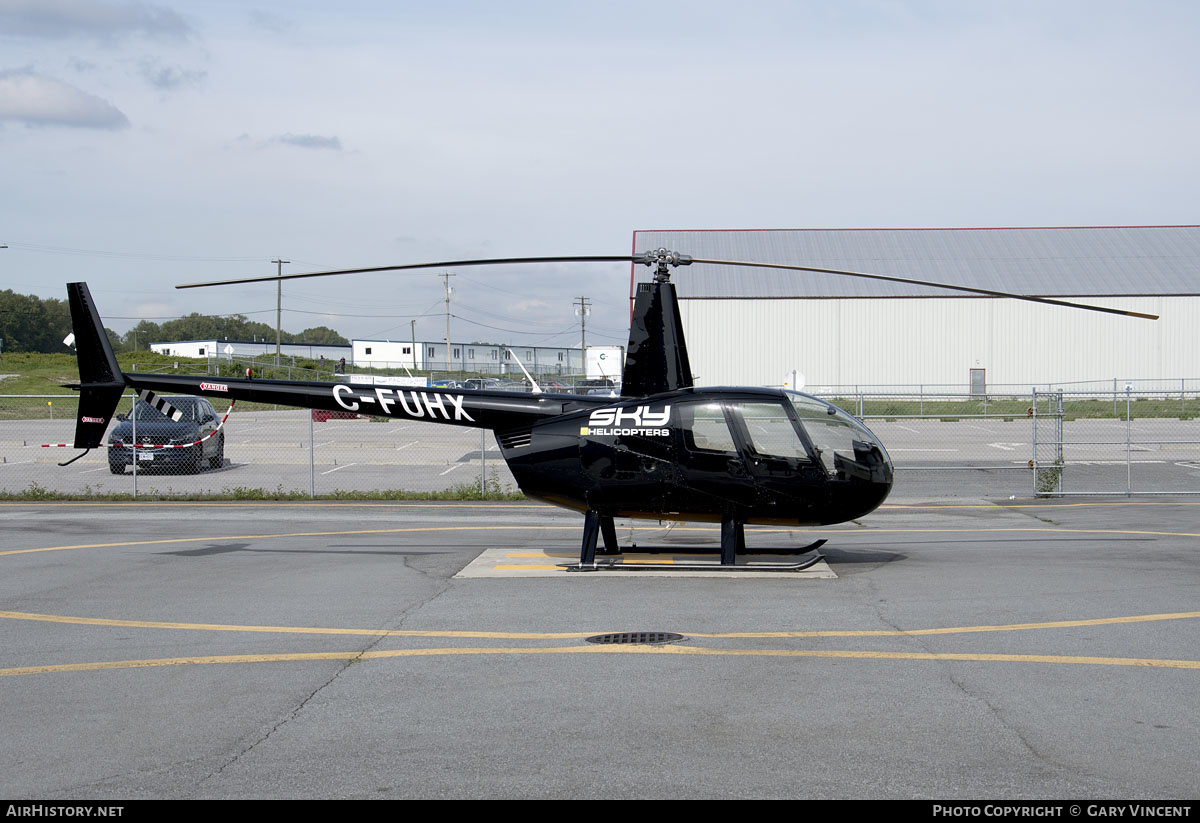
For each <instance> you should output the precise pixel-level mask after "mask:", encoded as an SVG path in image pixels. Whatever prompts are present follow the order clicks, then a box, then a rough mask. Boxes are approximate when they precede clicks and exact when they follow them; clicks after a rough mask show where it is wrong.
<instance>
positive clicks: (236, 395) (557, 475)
mask: <svg viewBox="0 0 1200 823" xmlns="http://www.w3.org/2000/svg"><path fill="white" fill-rule="evenodd" d="M622 261H625V262H632V263H634V264H643V265H646V266H651V267H654V270H655V271H654V276H653V279H652V280H651V281H650V282H644V283H639V284H638V287H637V292H636V295H635V298H634V306H633V314H632V317H631V321H630V330H629V346H628V350H627V354H626V362H625V367H624V372H623V374H622V380H621V396H620V397H619V398H613V397H596V396H581V395H575V394H554V393H543V392H539V391H536V390H535V392H534V393H532V394H529V393H523V392H520V393H518V392H505V391H484V390H471V389H453V390H450V389H444V388H438V387H429V388H404V389H399V388H395V389H393V388H388V387H384V386H374V385H372V386H365V385H351V384H349V383H348V382H341V383H326V382H313V381H298V380H257V379H250V378H239V379H233V378H216V379H214V378H200V377H184V376H177V375H161V374H140V373H137V372H122V371H121V370H120V368H119V367H118V365H117V361H116V357H115V356H114V354H113V351H112V348H111V347H110V345H109V342H108V337H107V335H106V334H105V333H104V327H103V325H102V323H101V321H100V316H99V313H98V312H97V309H96V306H95V304H94V303H93V301H92V297H91V293H90V292H89V291H88V288H87V284H86V283H70V284H68V285H67V291H68V296H69V300H70V306H71V320H72V325H73V330H74V336H75V345H76V352H77V359H78V365H79V383H78V384H76V385H73V386H71V388H75V389H77V390H78V391H79V392H80V401H79V412H78V419H77V421H76V427H75V442H74V445H75V447H76V448H80V449H87V450H90V449H93V448H97V447H100V446H101V445H102V444H103V442H104V434H105V431H106V430H107V428H108V425H109V423H110V421H111V419H112V416H113V413H114V412H115V411H116V408H117V404H118V403H119V401H120V398H121V396H122V394H123V393H124V392H125V390H126V389H129V388H131V389H134V390H136V391H138V392H139V393H141V395H142V397H143V398H149V397H151V396H152V393H153V392H169V393H175V394H191V395H199V396H207V397H215V398H226V399H230V400H248V401H255V402H263V403H278V404H282V405H289V406H299V407H304V408H310V409H324V410H329V411H351V412H362V413H367V414H371V415H375V416H385V417H394V418H398V419H403V420H419V421H426V422H435V423H443V424H446V425H451V426H466V427H472V428H482V429H491V430H493V431H494V432H495V434H496V440H497V442H498V443H499V446H500V452H501V454H502V456H503V457H504V460H505V461H506V462H507V463H508V467H509V469H510V470H511V471H512V474H513V477H514V478H515V480H516V482H517V485H518V486H519V487H520V489H521V491H522V492H524V493H525V495H527V496H528V497H531V498H534V499H537V500H542V501H545V502H547V503H552V504H554V505H557V506H563V507H566V508H569V509H573V510H576V511H579V512H581V513H582V514H583V515H584V525H583V540H582V543H581V547H580V552H579V564H578V565H577V566H573V568H576V569H589V568H597V560H596V556H597V552H598V551H599V553H600V554H601V555H619V554H620V553H621V551H622V549H621V547H620V546H619V545H618V542H617V537H616V529H615V526H614V523H613V519H614V518H616V517H622V518H646V519H654V520H673V521H703V522H719V523H720V524H721V544H720V555H721V567H722V568H726V569H729V568H733V567H735V566H736V559H737V555H738V554H745V553H746V543H745V531H744V527H745V525H746V524H748V523H749V524H767V525H787V526H825V525H830V524H834V523H841V522H845V521H847V520H852V519H855V518H858V517H862V516H863V515H866V514H868V513H869V512H871V511H873V510H874V509H875V508H876V507H877V506H879V505H880V504H881V503H882V502H883V501H884V499H885V498H886V497H887V496H888V493H889V492H890V491H891V488H892V480H893V475H894V470H893V467H892V462H891V460H890V458H889V457H888V454H887V451H886V449H885V448H884V446H883V444H882V443H881V442H880V441H879V438H877V437H876V436H875V435H874V434H872V433H871V431H870V430H869V429H868V428H867V427H866V426H865V425H864V424H863V423H862V421H860V420H857V419H855V418H854V417H852V416H850V415H849V414H847V413H845V412H844V411H842V410H841V409H839V408H837V407H836V406H833V405H831V404H829V403H826V402H825V401H823V400H820V399H818V398H816V397H812V396H810V395H806V394H802V393H800V392H795V391H784V390H780V389H770V388H757V387H744V388H710V387H704V388H698V387H696V386H694V385H693V381H692V371H691V365H690V363H689V362H688V354H687V346H686V344H685V341H684V336H683V329H682V323H681V319H680V312H679V304H678V301H677V298H676V294H675V287H674V285H673V284H672V283H671V282H670V275H671V269H672V268H673V267H676V266H687V265H692V264H717V265H726V266H744V267H753V268H768V269H781V270H785V271H786V270H791V271H810V272H821V273H827V274H832V275H840V276H849V277H865V278H870V279H878V280H889V281H893V282H900V283H912V284H919V285H924V286H934V287H939V288H946V289H951V290H956V291H965V292H971V293H975V294H984V295H988V296H992V297H1009V298H1015V299H1019V300H1029V301H1033V302H1038V303H1049V304H1052V305H1058V306H1067V307H1071V308H1080V309H1088V310H1092V311H1101V312H1106V313H1110V314H1119V315H1125V316H1131V317H1142V318H1146V319H1157V318H1156V317H1155V316H1154V315H1146V314H1140V313H1138V312H1132V311H1124V310H1121V309H1111V308H1105V307H1101V306H1088V305H1083V304H1079V303H1071V302H1068V301H1064V300H1056V299H1051V298H1045V297H1033V296H1028V295H1018V294H1009V293H1006V292H997V291H988V290H984V289H976V288H970V287H965V286H953V285H947V284H942V283H931V282H928V281H922V280H913V279H910V278H900V277H891V276H887V275H877V274H865V273H862V272H848V271H840V270H836V269H822V268H814V267H807V266H792V265H783V264H776V263H752V262H740V261H728V260H700V259H693V258H691V257H688V256H686V255H683V254H678V253H676V252H672V251H667V250H666V249H657V250H655V251H652V252H645V253H641V254H635V255H630V256H619V257H598V256H593V257H553V258H551V257H530V258H505V259H494V260H458V261H449V262H441V263H422V264H413V265H402V266H382V267H377V268H368V269H344V270H339V271H327V272H311V273H304V274H288V275H283V276H282V277H279V276H273V277H254V278H245V279H240V280H228V281H220V282H212V283H196V284H188V285H184V286H178V287H177V288H194V287H198V286H213V285H230V284H234V283H252V282H270V281H277V280H281V279H282V280H293V279H300V278H306V277H323V276H331V275H340V274H355V273H365V272H380V271H395V270H411V269H428V268H453V267H462V266H481V265H499V264H525V265H533V264H538V263H562V262H622ZM84 454H86V451H85V452H84ZM80 456H82V455H80ZM75 459H78V458H75ZM70 462H73V461H70ZM822 543H824V541H818V542H817V543H814V544H812V545H811V546H807V547H804V548H803V549H801V550H799V551H807V550H811V549H815V548H816V547H817V546H819V545H820V544H822ZM710 568H711V566H710Z"/></svg>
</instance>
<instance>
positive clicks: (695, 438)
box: [678, 403, 737, 454]
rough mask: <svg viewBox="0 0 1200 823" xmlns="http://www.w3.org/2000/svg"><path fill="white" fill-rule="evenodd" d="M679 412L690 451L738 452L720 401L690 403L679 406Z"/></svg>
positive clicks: (685, 444)
mask: <svg viewBox="0 0 1200 823" xmlns="http://www.w3.org/2000/svg"><path fill="white" fill-rule="evenodd" d="M678 414H679V423H680V425H681V426H682V428H683V444H684V446H686V447H687V449H688V450H689V451H706V452H729V453H734V454H736V453H737V446H736V445H734V442H733V435H732V434H731V433H730V431H729V426H728V424H726V422H725V414H724V412H722V411H721V404H720V403H688V404H685V405H683V406H680V407H679V410H678Z"/></svg>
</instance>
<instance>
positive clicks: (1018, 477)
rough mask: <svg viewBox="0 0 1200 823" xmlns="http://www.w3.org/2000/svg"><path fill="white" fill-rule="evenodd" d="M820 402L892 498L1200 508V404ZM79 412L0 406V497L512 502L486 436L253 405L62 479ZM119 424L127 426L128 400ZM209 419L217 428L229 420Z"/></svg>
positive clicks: (60, 402)
mask: <svg viewBox="0 0 1200 823" xmlns="http://www.w3.org/2000/svg"><path fill="white" fill-rule="evenodd" d="M825 399H827V400H830V401H831V402H833V403H835V404H836V405H838V406H840V407H841V408H843V409H845V410H846V411H848V412H850V413H851V414H854V415H855V416H858V417H860V418H862V419H863V420H865V421H866V423H867V425H868V426H870V427H871V429H872V430H873V431H874V432H875V433H876V434H877V435H879V437H880V439H881V440H882V441H883V443H884V445H885V447H886V448H887V450H888V453H889V455H890V456H891V458H892V461H893V463H894V464H895V467H896V486H895V490H894V491H893V495H895V496H903V497H908V498H912V497H922V498H932V497H1027V496H1029V495H1031V494H1034V495H1048V494H1130V493H1132V494H1154V493H1161V494H1190V493H1200V420H1197V419H1196V416H1197V415H1198V414H1200V389H1197V390H1188V391H1173V390H1172V391H1149V390H1142V391H1135V390H1133V389H1132V387H1131V388H1130V389H1128V390H1126V389H1125V387H1124V385H1123V386H1122V387H1121V391H1119V392H1116V393H1113V392H1111V391H1103V392H1102V391H1094V390H1091V391H1076V392H1066V391H1057V390H1056V391H1052V392H1042V391H1034V392H1028V391H1027V392H1026V393H1024V394H1016V393H1014V394H1008V395H997V394H988V395H983V396H980V395H971V394H968V393H961V392H960V393H959V394H950V393H942V394H939V395H932V394H919V393H918V394H912V393H887V394H883V393H876V394H867V393H860V394H854V395H848V394H842V395H826V396H825ZM75 410H76V398H75V395H73V394H69V395H38V396H14V395H8V396H0V493H7V494H23V493H29V492H31V491H33V492H35V493H36V492H37V490H39V489H42V490H47V491H52V492H59V493H69V494H83V495H87V494H120V493H125V494H151V493H153V494H161V495H178V496H193V495H195V496H204V495H210V494H223V495H234V496H242V495H245V496H256V495H272V494H279V493H287V494H293V495H302V496H303V495H314V496H329V495H338V494H351V493H353V494H387V493H389V492H392V491H394V490H404V491H409V492H440V491H444V490H447V489H453V488H455V487H460V488H459V491H460V492H461V491H463V490H465V489H471V490H474V489H479V488H483V489H485V490H488V491H501V492H502V491H505V490H513V489H515V483H514V481H513V478H512V475H511V474H510V473H509V471H508V468H507V466H506V465H505V463H504V460H503V459H502V458H501V456H500V452H499V448H498V446H497V444H496V441H495V438H494V436H493V435H492V433H491V432H484V433H482V434H481V432H480V430H478V429H467V428H458V427H454V426H445V425H439V424H435V423H420V422H412V421H405V420H395V419H391V418H365V417H358V418H344V417H341V416H338V415H332V416H331V415H327V414H326V413H322V412H317V413H316V414H315V415H314V414H313V413H312V412H310V411H308V410H305V409H292V408H286V407H282V406H280V407H271V406H262V405H252V404H238V405H237V406H235V407H234V410H233V412H232V413H231V414H230V415H229V418H228V421H227V422H226V423H225V424H224V426H223V427H222V429H221V431H220V433H219V434H218V435H215V437H219V438H220V441H219V445H220V446H221V449H220V453H219V455H218V452H217V451H216V450H214V449H213V445H214V444H213V442H212V440H211V439H210V440H209V441H206V445H204V446H201V447H199V448H194V454H195V456H196V458H197V459H196V460H195V461H192V462H190V463H189V462H188V461H186V460H178V459H170V458H162V457H160V454H162V452H159V450H156V449H148V450H145V452H144V454H145V456H139V458H138V460H137V461H136V462H135V461H133V460H131V459H129V458H128V457H126V458H125V459H124V460H122V461H111V462H110V457H111V456H112V453H113V450H112V449H109V448H104V449H97V450H94V451H92V452H91V453H89V454H88V455H86V456H85V457H83V458H81V459H79V460H78V461H76V462H74V463H72V464H71V465H69V466H64V467H60V466H59V465H57V464H58V463H61V462H65V461H66V460H68V459H70V458H71V457H74V456H75V455H76V454H77V452H76V451H75V450H74V449H71V448H57V447H56V448H45V447H43V445H42V444H58V443H70V442H71V440H72V439H73V437H74V430H75ZM119 411H121V412H122V413H124V414H127V415H128V414H129V413H130V411H131V405H130V399H129V398H127V399H126V400H125V401H124V402H123V404H122V407H121V409H120V410H119ZM215 411H216V413H217V415H218V417H219V416H220V415H222V414H224V412H225V409H224V408H218V409H216V410H215ZM314 418H315V419H314ZM326 418H328V419H326ZM113 431H114V429H111V428H110V434H111V433H112V432H113ZM163 451H165V450H163ZM138 452H139V453H141V452H142V450H141V449H139V450H138ZM156 452H157V453H156ZM218 457H219V459H218ZM113 463H118V464H119V465H113ZM134 465H136V475H135V472H134ZM114 472H115V473H114Z"/></svg>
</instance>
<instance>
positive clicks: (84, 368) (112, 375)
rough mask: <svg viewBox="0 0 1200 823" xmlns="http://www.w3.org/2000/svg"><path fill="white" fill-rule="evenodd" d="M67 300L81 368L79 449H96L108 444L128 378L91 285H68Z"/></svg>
mask: <svg viewBox="0 0 1200 823" xmlns="http://www.w3.org/2000/svg"><path fill="white" fill-rule="evenodd" d="M67 299H68V301H69V302H70V305H71V330H72V332H74V334H75V359H76V360H77V361H78V364H79V414H78V416H77V418H76V420H75V448H77V449H94V448H96V447H97V446H99V445H100V444H101V443H103V442H104V432H105V431H106V430H107V429H108V424H109V421H110V420H111V419H112V415H113V412H114V411H116V410H117V404H118V403H119V402H121V394H122V392H124V390H125V376H124V375H123V374H121V368H120V366H118V365H117V356H116V355H115V354H113V350H112V346H110V345H109V343H108V335H107V334H106V333H105V331H104V326H103V325H102V324H101V322H100V313H99V312H97V311H96V305H95V304H94V303H93V302H92V294H91V292H89V291H88V287H87V283H68V284H67Z"/></svg>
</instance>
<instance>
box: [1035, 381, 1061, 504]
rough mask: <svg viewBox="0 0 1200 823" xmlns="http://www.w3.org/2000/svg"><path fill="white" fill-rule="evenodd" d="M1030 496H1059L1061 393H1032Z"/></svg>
mask: <svg viewBox="0 0 1200 823" xmlns="http://www.w3.org/2000/svg"><path fill="white" fill-rule="evenodd" d="M1030 411H1031V412H1032V416H1033V460H1032V461H1030V462H1032V464H1033V493H1034V496H1035V497H1036V496H1043V495H1052V494H1062V492H1063V471H1064V470H1065V469H1066V460H1065V459H1064V457H1063V395H1062V391H1061V390H1060V391H1056V392H1039V391H1037V390H1034V392H1033V406H1032V407H1031V408H1030Z"/></svg>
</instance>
